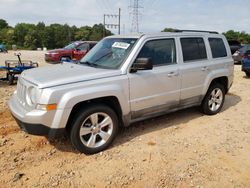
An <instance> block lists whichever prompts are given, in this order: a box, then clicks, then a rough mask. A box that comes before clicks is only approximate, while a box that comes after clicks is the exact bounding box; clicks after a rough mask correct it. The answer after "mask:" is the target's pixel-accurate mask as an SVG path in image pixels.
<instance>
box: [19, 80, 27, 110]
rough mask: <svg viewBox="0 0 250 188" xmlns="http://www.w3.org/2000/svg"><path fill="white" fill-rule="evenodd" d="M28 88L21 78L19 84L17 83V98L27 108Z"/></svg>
mask: <svg viewBox="0 0 250 188" xmlns="http://www.w3.org/2000/svg"><path fill="white" fill-rule="evenodd" d="M26 90H27V89H26V86H25V85H24V84H23V81H22V79H21V78H19V80H18V83H17V98H18V100H19V102H20V103H21V104H22V105H23V106H25V103H26V100H25V98H26Z"/></svg>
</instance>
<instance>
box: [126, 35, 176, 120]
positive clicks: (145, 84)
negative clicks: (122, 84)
mask: <svg viewBox="0 0 250 188" xmlns="http://www.w3.org/2000/svg"><path fill="white" fill-rule="evenodd" d="M137 58H151V59H152V62H153V69H152V70H142V71H137V72H135V73H132V72H131V73H129V76H128V77H129V85H130V107H131V112H132V114H131V117H132V119H139V118H144V117H147V116H152V115H157V114H158V113H162V112H165V111H167V110H170V109H173V108H176V107H178V105H179V101H180V84H181V82H180V78H181V77H180V74H179V65H178V64H177V61H176V59H177V58H176V41H175V39H174V38H166V39H157V40H149V41H147V42H146V43H145V44H144V46H143V47H142V49H141V51H140V53H139V54H138V56H137Z"/></svg>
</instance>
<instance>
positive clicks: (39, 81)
mask: <svg viewBox="0 0 250 188" xmlns="http://www.w3.org/2000/svg"><path fill="white" fill-rule="evenodd" d="M233 65H234V62H233V59H232V56H231V52H230V47H229V45H228V42H227V40H226V38H225V37H224V36H223V35H221V34H218V33H216V32H209V31H207V32H202V31H178V32H173V33H159V34H140V35H131V36H110V37H106V38H104V39H103V40H101V41H100V42H99V43H98V44H97V45H96V46H95V47H94V48H93V49H92V50H91V51H90V52H89V53H88V54H87V55H86V56H84V57H83V58H82V59H81V60H80V61H79V62H77V63H75V64H74V63H62V64H58V65H55V66H49V67H40V68H36V69H32V70H27V71H24V72H23V73H22V74H21V76H20V77H19V80H18V84H17V90H16V91H15V92H14V94H13V96H12V98H11V99H10V101H9V108H10V110H11V112H12V114H13V116H14V118H15V119H16V121H17V123H18V125H19V126H20V127H21V128H22V129H23V130H24V131H26V132H28V133H30V134H34V135H45V136H48V137H54V136H58V133H61V132H66V133H67V134H68V135H69V138H70V140H71V142H72V145H73V146H74V147H75V148H76V149H77V150H78V151H80V152H83V153H86V154H93V153H97V152H99V151H102V150H104V149H106V148H107V147H108V146H109V145H110V144H111V142H112V141H113V140H114V138H115V136H116V135H117V133H118V129H119V127H120V126H128V125H130V124H131V123H133V122H136V121H140V120H144V119H147V118H152V117H155V116H159V115H162V114H166V113H169V112H173V111H177V110H180V109H184V108H188V107H192V106H200V108H201V110H202V112H203V113H204V114H207V115H214V114H217V113H218V112H219V111H220V110H221V108H222V106H223V103H224V99H225V94H226V93H227V92H228V90H229V88H230V87H231V85H232V82H233V72H234V68H233ZM59 135H60V134H59Z"/></svg>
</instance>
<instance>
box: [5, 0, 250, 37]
mask: <svg viewBox="0 0 250 188" xmlns="http://www.w3.org/2000/svg"><path fill="white" fill-rule="evenodd" d="M132 2H133V0H0V18H1V19H5V20H6V21H7V22H8V23H9V25H11V26H15V25H16V24H17V23H23V22H24V23H35V24H37V23H38V22H41V21H42V22H44V23H45V24H46V25H49V24H52V23H61V24H65V23H67V24H69V25H71V26H72V25H76V26H85V25H89V26H93V25H94V24H97V23H103V15H104V14H118V9H119V8H121V34H129V33H130V31H131V25H132V18H133V16H132V15H131V9H129V7H130V5H131V3H132ZM139 4H140V5H141V7H142V8H140V9H139V13H140V14H139V31H140V32H143V33H156V32H160V31H161V30H163V29H164V28H166V27H168V28H170V27H171V28H178V29H196V30H212V31H218V32H224V31H228V30H231V29H233V30H237V31H245V32H248V33H250V0H237V1H235V0H234V1H233V0H175V1H174V0H139ZM106 22H107V23H117V19H115V18H113V19H112V18H111V17H110V18H107V19H106ZM107 29H110V30H111V31H112V32H113V33H117V29H111V28H107Z"/></svg>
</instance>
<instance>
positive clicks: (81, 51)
mask: <svg viewBox="0 0 250 188" xmlns="http://www.w3.org/2000/svg"><path fill="white" fill-rule="evenodd" d="M88 51H89V44H88V43H83V44H80V45H79V46H77V47H76V49H75V50H74V51H73V60H80V59H81V58H82V57H83V56H85V55H86V54H87V52H88Z"/></svg>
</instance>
